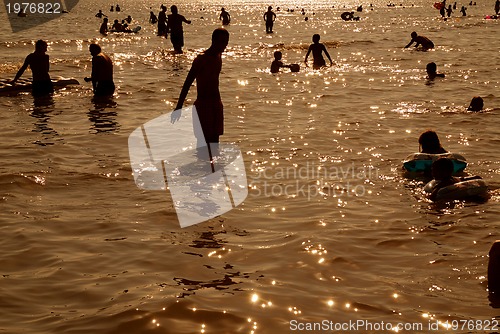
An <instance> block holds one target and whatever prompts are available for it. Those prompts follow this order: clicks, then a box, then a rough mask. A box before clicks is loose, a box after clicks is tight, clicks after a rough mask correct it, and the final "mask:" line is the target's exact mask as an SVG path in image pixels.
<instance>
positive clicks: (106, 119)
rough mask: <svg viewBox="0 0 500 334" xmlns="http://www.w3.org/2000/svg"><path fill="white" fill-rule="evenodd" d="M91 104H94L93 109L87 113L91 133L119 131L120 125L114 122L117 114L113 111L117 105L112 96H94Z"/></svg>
mask: <svg viewBox="0 0 500 334" xmlns="http://www.w3.org/2000/svg"><path fill="white" fill-rule="evenodd" d="M92 103H93V104H94V108H93V109H90V110H89V112H88V113H87V116H88V117H89V120H90V122H91V126H90V129H89V130H90V132H91V133H105V132H114V131H116V130H117V129H119V127H120V125H119V124H118V122H116V116H117V113H116V111H114V110H113V109H115V108H116V106H117V103H116V102H115V101H114V100H113V97H112V96H106V97H95V96H94V97H93V98H92ZM107 109H111V110H107Z"/></svg>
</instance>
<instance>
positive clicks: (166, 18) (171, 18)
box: [158, 5, 191, 53]
mask: <svg viewBox="0 0 500 334" xmlns="http://www.w3.org/2000/svg"><path fill="white" fill-rule="evenodd" d="M170 11H171V12H172V14H170V15H167V13H166V12H167V7H166V6H164V5H161V11H160V13H159V14H158V36H165V38H167V37H168V33H170V41H171V42H172V45H173V47H174V52H175V53H182V47H183V46H184V30H183V28H182V23H187V24H191V21H190V20H187V19H186V18H185V17H184V16H183V15H180V14H179V9H178V8H177V6H175V5H173V6H171V7H170Z"/></svg>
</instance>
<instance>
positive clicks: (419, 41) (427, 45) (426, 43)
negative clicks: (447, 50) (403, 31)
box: [405, 31, 434, 51]
mask: <svg viewBox="0 0 500 334" xmlns="http://www.w3.org/2000/svg"><path fill="white" fill-rule="evenodd" d="M413 43H415V47H416V48H417V47H418V46H419V45H422V50H424V51H427V50H429V49H433V48H434V43H432V41H431V40H430V39H428V38H427V37H425V36H419V35H418V34H417V33H416V32H415V31H414V32H412V33H411V41H410V43H408V44H407V45H406V46H405V49H406V48H409V47H410V46H411V45H412V44H413Z"/></svg>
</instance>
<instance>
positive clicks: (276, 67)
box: [271, 51, 292, 73]
mask: <svg viewBox="0 0 500 334" xmlns="http://www.w3.org/2000/svg"><path fill="white" fill-rule="evenodd" d="M282 56H283V54H282V53H281V51H274V60H273V62H272V63H271V73H278V72H279V71H280V68H282V67H287V68H290V69H291V68H292V65H285V64H283V62H282V61H281V57H282Z"/></svg>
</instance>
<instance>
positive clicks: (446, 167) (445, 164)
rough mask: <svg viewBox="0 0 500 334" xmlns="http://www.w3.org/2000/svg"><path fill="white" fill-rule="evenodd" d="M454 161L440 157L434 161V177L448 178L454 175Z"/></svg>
mask: <svg viewBox="0 0 500 334" xmlns="http://www.w3.org/2000/svg"><path fill="white" fill-rule="evenodd" d="M453 169H454V166H453V161H451V160H450V159H448V158H439V159H437V160H436V161H434V162H433V163H432V166H431V171H432V177H433V178H434V179H435V180H446V179H448V178H450V177H451V176H452V175H453Z"/></svg>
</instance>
